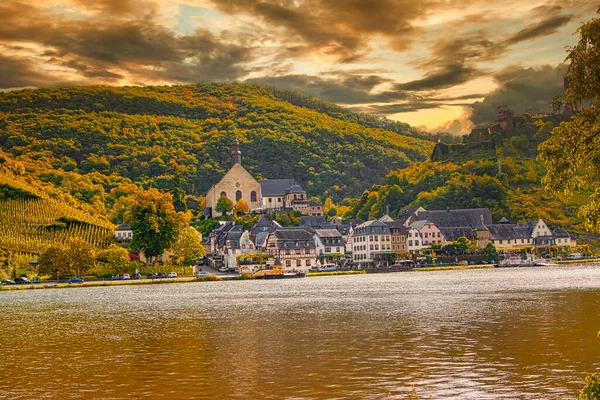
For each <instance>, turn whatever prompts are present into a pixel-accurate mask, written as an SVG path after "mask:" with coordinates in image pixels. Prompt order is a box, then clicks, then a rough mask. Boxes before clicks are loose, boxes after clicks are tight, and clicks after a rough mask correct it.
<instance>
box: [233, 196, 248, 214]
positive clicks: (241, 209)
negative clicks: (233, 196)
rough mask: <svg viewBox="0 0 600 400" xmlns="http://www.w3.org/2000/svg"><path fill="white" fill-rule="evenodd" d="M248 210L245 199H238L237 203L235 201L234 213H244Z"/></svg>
mask: <svg viewBox="0 0 600 400" xmlns="http://www.w3.org/2000/svg"><path fill="white" fill-rule="evenodd" d="M248 211H250V207H248V203H246V200H244V199H239V200H238V201H237V203H235V213H236V214H245V213H247V212H248Z"/></svg>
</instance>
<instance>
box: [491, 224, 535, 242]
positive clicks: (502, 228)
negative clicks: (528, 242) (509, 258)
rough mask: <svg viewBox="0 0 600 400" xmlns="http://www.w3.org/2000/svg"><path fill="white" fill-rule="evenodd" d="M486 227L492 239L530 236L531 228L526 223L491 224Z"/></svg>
mask: <svg viewBox="0 0 600 400" xmlns="http://www.w3.org/2000/svg"><path fill="white" fill-rule="evenodd" d="M487 228H488V230H489V231H490V239H493V240H505V239H529V238H531V229H530V228H529V227H527V225H526V224H523V225H520V224H492V225H488V226H487Z"/></svg>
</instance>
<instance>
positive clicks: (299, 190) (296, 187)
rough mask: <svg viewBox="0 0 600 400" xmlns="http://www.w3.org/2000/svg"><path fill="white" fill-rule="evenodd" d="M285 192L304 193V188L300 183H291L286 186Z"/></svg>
mask: <svg viewBox="0 0 600 400" xmlns="http://www.w3.org/2000/svg"><path fill="white" fill-rule="evenodd" d="M287 193H304V189H302V187H300V185H297V184H293V185H292V186H290V187H288V188H287Z"/></svg>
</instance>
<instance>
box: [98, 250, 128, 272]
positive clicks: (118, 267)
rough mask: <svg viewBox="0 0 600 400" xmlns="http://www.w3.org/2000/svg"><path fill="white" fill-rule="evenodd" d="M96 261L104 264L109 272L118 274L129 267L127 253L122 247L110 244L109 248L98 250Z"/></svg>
mask: <svg viewBox="0 0 600 400" xmlns="http://www.w3.org/2000/svg"><path fill="white" fill-rule="evenodd" d="M96 260H98V261H99V262H101V263H104V264H105V265H106V266H107V267H108V268H109V269H110V270H111V271H113V272H115V273H117V274H120V273H122V272H123V271H125V269H126V268H127V266H128V265H129V262H130V260H129V251H127V249H126V248H124V247H121V246H119V245H116V244H112V245H110V247H109V248H107V249H104V250H100V251H99V252H98V254H97V255H96Z"/></svg>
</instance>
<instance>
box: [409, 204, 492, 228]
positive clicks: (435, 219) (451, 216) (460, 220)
mask: <svg viewBox="0 0 600 400" xmlns="http://www.w3.org/2000/svg"><path fill="white" fill-rule="evenodd" d="M482 215H483V223H484V224H485V225H490V224H491V223H492V213H491V212H490V210H489V208H466V209H456V210H451V209H446V210H426V211H422V212H420V213H419V214H418V215H417V217H416V220H418V221H422V220H429V221H431V222H432V223H434V224H435V225H436V226H437V227H438V228H439V227H442V226H448V227H450V226H470V227H475V226H477V223H478V222H479V221H480V220H481V216H482Z"/></svg>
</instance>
